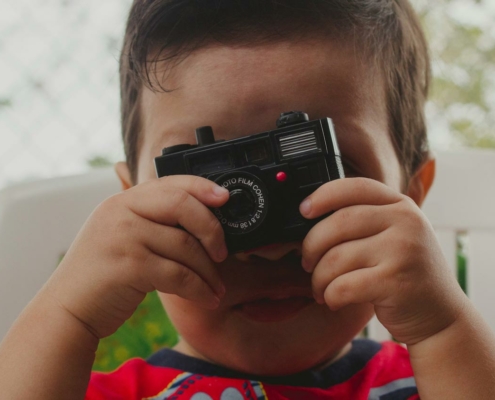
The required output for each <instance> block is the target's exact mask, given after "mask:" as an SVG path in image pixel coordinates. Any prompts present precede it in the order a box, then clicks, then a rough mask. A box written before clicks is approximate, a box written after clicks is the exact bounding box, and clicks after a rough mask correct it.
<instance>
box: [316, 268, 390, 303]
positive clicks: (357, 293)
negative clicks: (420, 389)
mask: <svg viewBox="0 0 495 400" xmlns="http://www.w3.org/2000/svg"><path fill="white" fill-rule="evenodd" d="M385 282H386V280H385V277H383V276H382V274H381V271H380V270H379V268H378V267H373V268H364V269H358V270H354V271H351V272H348V273H346V274H344V275H340V276H339V277H337V278H336V279H334V280H333V281H332V282H331V283H330V284H329V285H328V286H327V287H326V288H325V292H324V294H323V299H324V302H325V303H326V304H327V306H328V308H330V309H331V310H332V311H337V310H339V309H341V308H343V307H345V306H348V305H350V304H364V303H372V304H375V303H377V302H379V301H380V299H382V298H385V297H386V296H387V291H386V284H385Z"/></svg>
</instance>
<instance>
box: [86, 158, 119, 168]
mask: <svg viewBox="0 0 495 400" xmlns="http://www.w3.org/2000/svg"><path fill="white" fill-rule="evenodd" d="M113 164H114V163H113V162H112V160H110V158H108V157H106V156H93V157H91V158H90V159H89V160H88V165H89V166H90V167H91V168H105V167H111V166H112V165H113Z"/></svg>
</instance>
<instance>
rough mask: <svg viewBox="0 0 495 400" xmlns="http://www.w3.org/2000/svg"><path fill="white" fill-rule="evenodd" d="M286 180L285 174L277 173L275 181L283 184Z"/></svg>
mask: <svg viewBox="0 0 495 400" xmlns="http://www.w3.org/2000/svg"><path fill="white" fill-rule="evenodd" d="M286 180H287V174H286V173H285V172H279V173H277V181H279V182H285V181H286Z"/></svg>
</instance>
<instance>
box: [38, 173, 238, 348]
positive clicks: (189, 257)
mask: <svg viewBox="0 0 495 400" xmlns="http://www.w3.org/2000/svg"><path fill="white" fill-rule="evenodd" d="M228 198H229V195H228V191H227V190H226V189H224V188H221V187H219V186H218V185H216V184H215V183H213V182H211V181H209V180H207V179H204V178H200V177H196V176H189V175H188V176H185V175H175V176H169V177H164V178H160V179H153V180H151V181H148V182H145V183H142V184H140V185H137V186H135V187H133V188H131V189H129V190H126V191H124V192H122V193H119V194H117V195H114V196H112V197H110V198H109V199H107V200H105V201H104V202H103V203H102V204H100V205H99V206H98V208H97V209H96V210H95V211H94V212H93V213H92V215H91V216H90V217H89V219H88V220H87V221H86V223H85V225H84V226H83V228H82V229H81V231H80V232H79V234H78V236H77V238H76V240H75V241H74V243H73V244H72V246H71V247H70V249H69V251H68V252H67V254H66V255H65V257H64V259H63V261H62V262H61V264H60V265H59V267H58V268H57V270H56V272H55V273H54V274H53V276H52V278H51V279H50V280H49V282H48V283H47V285H46V286H45V289H46V291H45V293H49V294H50V295H52V296H53V297H55V299H56V301H57V302H58V303H59V305H61V306H62V307H63V308H65V309H66V310H68V311H69V312H70V313H72V314H73V315H74V316H75V317H76V318H77V319H79V320H80V321H81V322H82V323H83V324H85V325H86V327H87V328H88V329H90V330H91V332H92V333H93V334H94V335H96V336H97V337H98V338H102V337H105V336H108V335H110V334H112V333H113V332H114V331H115V330H117V328H118V327H119V326H120V325H121V324H123V323H124V321H125V320H126V319H127V318H129V317H130V316H131V314H132V313H133V312H134V310H135V309H136V307H137V306H138V304H139V303H140V302H141V301H142V300H143V298H144V296H145V295H146V293H148V292H151V291H153V290H158V291H160V292H164V293H170V294H176V295H178V296H180V297H183V298H185V299H189V300H192V301H196V302H199V303H201V304H203V305H204V306H205V307H207V308H216V307H217V306H218V304H219V302H220V297H222V296H223V294H224V293H225V288H224V286H223V284H222V282H221V280H220V277H219V275H218V273H217V271H216V269H215V266H214V263H213V261H216V262H221V261H223V260H224V259H225V258H226V256H227V248H226V245H225V241H224V234H223V230H222V228H221V225H220V223H219V221H218V219H217V218H216V217H215V216H214V215H213V213H212V212H211V211H210V210H209V209H208V208H207V207H219V206H221V205H223V204H224V203H226V202H227V200H228ZM178 225H180V226H182V227H183V228H184V229H185V230H183V229H180V228H179V227H177V226H178Z"/></svg>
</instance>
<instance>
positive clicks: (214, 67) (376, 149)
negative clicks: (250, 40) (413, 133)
mask: <svg viewBox="0 0 495 400" xmlns="http://www.w3.org/2000/svg"><path fill="white" fill-rule="evenodd" d="M158 76H159V77H160V76H165V77H166V79H164V80H163V81H162V82H161V84H162V85H163V86H164V87H165V88H167V89H175V90H174V91H172V92H169V93H155V92H152V91H150V90H148V89H145V90H144V91H143V96H142V104H141V110H142V128H143V129H142V132H143V133H144V138H142V140H143V141H142V144H143V145H142V149H141V150H142V152H155V153H156V152H158V153H159V151H160V149H161V148H162V147H166V146H170V145H174V144H178V143H185V142H189V143H190V142H193V141H194V130H195V128H197V127H199V126H203V125H211V126H212V127H213V129H214V131H215V134H216V137H217V139H219V138H222V139H232V138H235V137H239V136H244V135H249V134H254V133H259V132H263V131H266V130H270V129H274V128H275V120H276V119H277V117H278V116H279V114H280V112H283V111H290V110H303V111H305V112H307V113H308V114H309V116H310V118H311V119H315V118H321V117H331V118H332V119H333V120H334V123H335V125H336V128H337V134H338V136H339V143H340V145H341V150H342V152H343V153H344V152H347V149H348V148H350V147H355V149H354V152H355V153H357V155H359V156H360V157H365V158H367V159H368V160H369V161H370V162H371V163H372V164H378V162H379V160H378V159H379V158H380V157H385V158H390V157H395V154H394V151H393V147H392V144H391V140H390V136H389V134H388V114H387V107H386V96H385V90H384V84H383V81H382V79H381V75H380V73H379V72H378V71H376V70H375V69H374V68H371V66H370V65H369V63H368V62H366V61H365V60H364V57H360V56H359V54H356V53H355V51H354V50H353V48H352V49H351V48H347V47H345V46H342V45H340V44H338V43H334V42H331V41H328V40H325V41H324V40H320V41H315V42H301V43H289V42H283V43H274V44H269V45H263V46H258V47H237V48H232V47H220V46H216V47H207V48H204V49H201V50H199V51H196V52H194V53H192V54H191V55H190V56H188V57H187V58H186V59H185V60H183V61H182V62H181V63H180V64H178V66H177V67H175V68H172V69H170V70H169V71H166V72H165V73H164V74H163V75H162V74H161V73H160V72H159V73H158ZM155 155H157V154H155ZM375 167H376V168H378V167H379V166H378V165H375ZM377 174H378V172H377ZM378 175H379V174H378ZM378 175H377V178H380V176H378Z"/></svg>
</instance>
